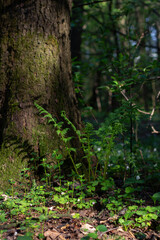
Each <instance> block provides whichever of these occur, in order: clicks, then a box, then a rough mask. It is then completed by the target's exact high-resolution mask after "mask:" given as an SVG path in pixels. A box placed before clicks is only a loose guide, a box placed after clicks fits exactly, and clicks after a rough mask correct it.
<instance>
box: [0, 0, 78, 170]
mask: <svg viewBox="0 0 160 240" xmlns="http://www.w3.org/2000/svg"><path fill="white" fill-rule="evenodd" d="M70 10H71V0H54V1H53V0H45V1H44V0H36V1H34V0H23V1H20V0H10V1H9V0H6V1H3V0H0V11H1V17H0V146H1V155H2V154H3V156H4V155H5V156H6V157H5V159H3V161H4V162H0V165H1V170H0V172H2V169H3V172H4V171H5V169H6V168H7V164H6V162H5V161H6V158H11V159H12V162H14V163H15V164H16V160H15V153H16V154H18V156H22V155H23V157H25V156H29V157H30V156H31V152H32V151H33V150H34V151H36V152H39V154H40V155H43V154H44V153H49V152H51V151H52V150H53V148H60V146H61V142H60V140H59V139H57V136H56V134H55V132H54V130H53V129H52V128H51V126H48V125H47V124H46V123H45V122H44V120H43V118H42V117H41V118H40V116H38V114H37V110H36V109H35V107H34V101H36V102H37V103H38V104H39V105H41V106H43V107H44V108H45V109H47V110H48V111H49V112H51V113H52V115H53V116H54V117H56V118H57V119H58V120H60V112H61V110H65V111H66V113H67V116H68V117H69V119H70V120H71V121H72V122H73V123H74V124H75V125H76V127H77V128H78V127H79V126H80V124H81V123H80V115H79V112H78V110H77V101H76V97H75V93H74V88H73V84H72V80H71V56H70V39H69V34H70ZM6 147H7V148H6ZM13 148H14V153H13ZM6 149H7V150H6ZM6 152H7V153H6ZM20 153H21V155H19V154H20ZM17 159H18V157H17ZM1 161H2V160H1ZM18 161H19V160H18ZM6 170H7V169H6Z"/></svg>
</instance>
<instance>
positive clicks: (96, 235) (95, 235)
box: [81, 225, 107, 240]
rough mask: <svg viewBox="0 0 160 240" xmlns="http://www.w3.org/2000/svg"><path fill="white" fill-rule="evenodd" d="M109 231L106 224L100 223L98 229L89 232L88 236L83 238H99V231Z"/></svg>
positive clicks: (82, 239)
mask: <svg viewBox="0 0 160 240" xmlns="http://www.w3.org/2000/svg"><path fill="white" fill-rule="evenodd" d="M106 231H107V227H106V226H105V225H98V226H97V227H96V231H95V232H93V233H89V234H87V236H85V237H83V238H81V240H89V239H97V240H98V239H99V237H98V234H99V233H105V232H106Z"/></svg>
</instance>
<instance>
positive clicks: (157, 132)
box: [120, 90, 160, 134]
mask: <svg viewBox="0 0 160 240" xmlns="http://www.w3.org/2000/svg"><path fill="white" fill-rule="evenodd" d="M120 93H121V94H122V95H123V97H124V98H125V100H126V101H129V98H128V97H127V96H126V94H125V92H124V90H121V91H120ZM159 96H160V91H159V92H158V94H157V97H156V100H158V98H159ZM135 105H136V104H135V103H133V104H132V106H135ZM137 111H138V112H140V113H143V114H146V115H150V117H149V121H150V126H151V128H152V133H155V134H159V133H160V131H157V130H156V129H155V127H154V126H153V124H152V123H151V120H152V117H153V115H154V113H155V106H154V107H153V109H152V111H151V113H149V112H145V111H142V110H140V109H137Z"/></svg>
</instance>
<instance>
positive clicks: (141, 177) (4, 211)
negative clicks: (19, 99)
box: [0, 103, 160, 239]
mask: <svg viewBox="0 0 160 240" xmlns="http://www.w3.org/2000/svg"><path fill="white" fill-rule="evenodd" d="M35 106H36V107H37V109H38V110H39V112H40V114H43V116H44V118H47V119H48V123H49V124H53V127H54V128H55V129H56V133H57V134H58V135H59V136H60V137H61V139H62V141H63V143H64V145H65V150H66V153H67V155H68V157H69V158H70V160H71V163H72V166H70V169H71V171H70V173H69V174H68V176H64V175H63V171H64V169H63V164H64V161H65V159H64V156H63V155H62V154H61V153H60V152H59V151H58V149H57V150H54V151H53V153H52V159H53V160H54V162H55V164H54V165H51V164H49V163H48V161H47V158H45V157H44V158H43V159H42V160H41V166H42V167H43V169H44V174H43V176H42V178H41V179H40V181H37V180H35V179H34V178H33V176H32V175H33V167H32V168H29V167H28V168H24V169H22V171H21V179H19V180H18V181H17V180H15V179H10V180H9V181H10V186H11V188H10V189H9V190H8V191H7V192H6V193H3V192H1V193H0V198H1V199H0V223H1V224H0V226H5V223H7V224H8V225H11V226H12V225H13V226H19V228H20V229H22V230H23V231H24V236H23V237H24V238H23V239H29V238H30V239H32V238H33V236H34V234H35V232H38V233H39V239H43V238H44V223H45V221H47V219H50V218H55V219H57V218H60V217H61V216H62V215H63V214H64V212H65V214H66V213H67V214H68V215H69V216H72V217H73V218H80V215H79V213H78V211H79V209H89V208H93V209H95V210H98V211H99V214H100V215H101V214H102V212H103V211H104V210H105V211H107V213H106V214H107V215H108V217H110V218H111V219H112V222H113V224H114V225H115V226H122V227H123V229H124V230H125V231H127V230H129V229H133V228H141V229H143V228H144V229H148V228H150V227H152V224H153V223H154V224H155V225H156V228H157V231H159V230H160V229H159V227H158V224H159V216H160V206H159V202H160V193H159V192H157V191H156V190H157V189H156V186H155V188H154V189H152V190H154V191H152V192H150V188H149V185H148V179H149V175H148V174H149V172H150V171H151V169H147V168H144V166H143V164H144V162H142V161H145V165H147V164H148V163H149V162H150V157H149V159H147V158H146V159H145V160H144V159H142V156H141V155H140V153H141V152H140V151H139V150H141V149H139V147H140V145H138V144H139V143H135V144H134V147H135V149H134V151H130V148H129V146H130V144H129V139H125V137H124V136H125V133H126V131H127V127H126V126H125V125H124V124H123V118H119V120H115V118H116V119H117V113H115V115H114V114H112V115H111V116H110V118H109V119H108V120H107V121H106V122H105V123H103V124H101V126H100V127H99V129H98V130H95V129H94V127H93V125H92V124H90V123H87V124H86V127H85V128H84V130H83V132H80V131H79V130H77V129H76V128H75V126H74V125H73V124H72V122H71V121H70V120H69V119H68V118H67V116H66V114H65V112H62V113H61V117H62V119H64V121H63V122H58V121H57V120H56V119H55V118H54V117H53V116H52V115H51V114H50V113H48V112H47V111H46V110H45V109H44V108H42V107H41V106H39V105H38V104H36V103H35ZM115 116H116V117H115ZM66 124H67V126H68V127H67V128H66V127H64V126H65V125H66ZM70 129H72V130H73V131H74V132H75V134H76V135H77V137H78V139H79V142H80V143H81V147H82V149H83V152H84V159H82V161H81V162H78V163H77V161H76V159H75V158H74V156H75V155H74V154H73V153H75V152H76V151H77V149H75V148H73V147H71V144H70V141H71V140H73V137H70V136H69V135H68V133H69V131H70ZM141 151H142V150H141ZM93 159H94V161H93ZM95 159H96V161H95ZM34 160H36V159H34V157H33V159H32V161H33V162H34ZM83 160H85V162H87V164H88V167H87V170H88V171H87V172H86V171H83V170H84V166H83ZM152 162H153V163H152V165H150V166H154V164H159V163H158V161H156V159H154V158H153V161H152ZM152 174H153V178H154V176H157V175H158V174H159V172H158V171H157V170H156V169H154V170H153V171H152ZM151 181H152V179H151V178H150V182H151ZM153 187H154V185H153ZM143 192H147V193H148V192H149V194H148V197H147V201H148V199H149V200H150V205H148V204H147V202H145V198H144V196H143ZM73 212H74V214H72V215H71V213H73ZM83 220H84V219H83ZM85 221H86V222H87V219H85ZM5 231H6V230H5V229H4V230H3V229H2V228H1V235H3V233H4V232H5ZM99 232H103V233H104V234H105V232H107V227H106V226H105V225H100V226H97V228H96V230H95V232H94V233H89V234H88V235H87V236H85V237H83V239H99ZM27 237H29V238H27ZM17 239H22V237H21V238H19V237H18V238H17ZM106 239H107V238H106Z"/></svg>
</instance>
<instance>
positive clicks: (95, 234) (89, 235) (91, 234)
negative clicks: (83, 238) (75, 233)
mask: <svg viewBox="0 0 160 240" xmlns="http://www.w3.org/2000/svg"><path fill="white" fill-rule="evenodd" d="M88 237H90V238H93V239H97V238H98V236H97V233H89V234H88Z"/></svg>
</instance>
